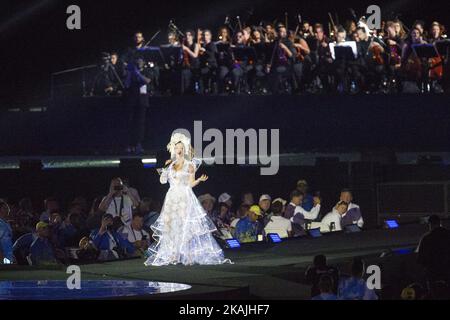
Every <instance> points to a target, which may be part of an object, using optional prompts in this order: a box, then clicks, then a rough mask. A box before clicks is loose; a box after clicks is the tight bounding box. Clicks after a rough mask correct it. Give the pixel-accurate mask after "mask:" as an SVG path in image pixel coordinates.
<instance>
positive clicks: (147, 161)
mask: <svg viewBox="0 0 450 320" xmlns="http://www.w3.org/2000/svg"><path fill="white" fill-rule="evenodd" d="M141 161H142V163H143V164H148V163H156V158H144V159H142V160H141Z"/></svg>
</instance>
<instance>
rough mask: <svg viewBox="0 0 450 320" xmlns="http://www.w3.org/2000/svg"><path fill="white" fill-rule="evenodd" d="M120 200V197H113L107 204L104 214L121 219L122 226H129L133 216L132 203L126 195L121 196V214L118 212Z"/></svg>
mask: <svg viewBox="0 0 450 320" xmlns="http://www.w3.org/2000/svg"><path fill="white" fill-rule="evenodd" d="M121 200H122V197H114V198H113V199H112V201H111V203H110V204H109V207H108V210H106V213H109V214H111V215H112V216H113V217H121V220H122V222H123V223H124V224H129V223H130V222H131V218H132V215H133V201H131V198H130V197H129V196H127V195H126V194H125V195H123V208H122V212H120V204H121Z"/></svg>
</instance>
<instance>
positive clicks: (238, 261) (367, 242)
mask: <svg viewBox="0 0 450 320" xmlns="http://www.w3.org/2000/svg"><path fill="white" fill-rule="evenodd" d="M424 232H426V226H424V225H407V226H401V227H400V228H399V229H393V230H383V229H378V230H368V231H364V232H361V233H354V234H342V233H335V234H329V235H324V236H322V237H320V238H316V239H306V238H304V239H293V240H288V241H285V242H282V243H279V244H269V243H254V244H247V245H243V246H242V247H241V248H239V249H226V250H225V255H226V256H227V257H228V258H230V259H231V260H232V261H233V262H234V264H227V265H219V266H181V265H179V266H165V267H145V266H144V265H143V262H144V260H143V259H132V260H125V261H115V262H105V263H97V264H90V265H82V266H80V267H81V279H82V281H83V280H146V281H164V282H177V283H183V284H188V285H190V286H192V288H191V289H187V290H182V291H178V292H172V293H162V294H156V295H143V296H137V297H136V296H134V297H132V299H309V286H308V285H307V284H305V283H304V279H303V274H304V271H305V269H306V267H307V266H308V265H309V264H310V263H311V262H312V259H313V257H314V255H316V254H325V255H326V256H327V257H328V259H329V262H330V264H334V265H337V266H338V267H340V270H341V271H343V272H345V271H346V268H345V266H346V265H348V262H349V261H350V259H351V258H352V257H354V256H364V257H366V258H367V259H368V260H370V259H372V260H376V259H378V257H379V255H380V254H381V253H382V252H383V251H386V250H389V249H391V250H393V249H394V250H395V249H403V248H409V249H410V248H414V247H415V246H416V245H417V243H418V242H419V240H420V237H421V236H422V234H423V233H424ZM408 252H409V251H408ZM68 276H69V275H68V274H66V270H65V269H62V268H61V269H55V268H54V269H32V268H30V267H20V266H8V268H5V266H4V267H3V268H2V269H0V278H1V280H65V279H67V277H68Z"/></svg>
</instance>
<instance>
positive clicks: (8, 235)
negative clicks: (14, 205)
mask: <svg viewBox="0 0 450 320" xmlns="http://www.w3.org/2000/svg"><path fill="white" fill-rule="evenodd" d="M9 213H10V209H9V206H8V204H7V203H6V201H4V200H2V199H0V257H1V259H0V263H3V264H10V263H13V260H14V257H13V244H12V229H11V226H10V224H9V222H8V221H7V219H8V216H9Z"/></svg>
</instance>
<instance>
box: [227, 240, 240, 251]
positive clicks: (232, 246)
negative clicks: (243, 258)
mask: <svg viewBox="0 0 450 320" xmlns="http://www.w3.org/2000/svg"><path fill="white" fill-rule="evenodd" d="M225 243H226V245H227V248H230V249H235V248H240V247H241V244H240V243H239V241H238V240H237V239H235V238H231V239H226V240H225Z"/></svg>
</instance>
